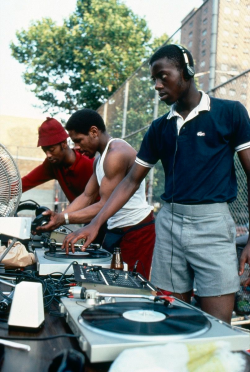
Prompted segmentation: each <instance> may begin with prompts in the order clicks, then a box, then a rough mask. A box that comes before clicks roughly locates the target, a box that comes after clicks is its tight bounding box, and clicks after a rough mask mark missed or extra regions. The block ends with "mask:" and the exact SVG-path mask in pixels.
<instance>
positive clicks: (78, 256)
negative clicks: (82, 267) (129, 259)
mask: <svg viewBox="0 0 250 372" xmlns="http://www.w3.org/2000/svg"><path fill="white" fill-rule="evenodd" d="M44 257H45V258H47V259H49V260H52V261H58V262H68V261H69V262H72V261H73V260H83V261H84V262H88V261H96V262H99V261H103V260H109V259H110V258H111V254H110V253H109V252H107V251H106V250H104V249H92V248H87V249H86V250H85V251H84V252H82V251H80V250H78V249H76V251H75V253H72V252H69V254H66V253H65V252H64V251H62V250H61V249H57V250H56V252H55V253H51V252H49V251H47V252H45V253H44Z"/></svg>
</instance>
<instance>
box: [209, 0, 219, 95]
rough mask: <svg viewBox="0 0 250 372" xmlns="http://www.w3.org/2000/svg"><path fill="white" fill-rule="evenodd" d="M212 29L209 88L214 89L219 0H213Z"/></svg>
mask: <svg viewBox="0 0 250 372" xmlns="http://www.w3.org/2000/svg"><path fill="white" fill-rule="evenodd" d="M212 1H213V5H212V30H211V47H210V66H209V71H210V75H209V88H208V90H212V89H213V87H214V86H215V67H216V48H217V34H218V8H219V0H212Z"/></svg>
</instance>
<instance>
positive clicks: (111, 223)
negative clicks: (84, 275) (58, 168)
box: [38, 109, 155, 278]
mask: <svg viewBox="0 0 250 372" xmlns="http://www.w3.org/2000/svg"><path fill="white" fill-rule="evenodd" d="M66 129H67V130H68V132H69V135H70V137H71V139H72V141H73V142H74V143H75V148H76V149H78V150H79V151H81V152H82V153H84V155H86V156H88V157H89V158H90V159H92V158H94V157H95V156H96V153H99V154H100V155H99V156H97V157H96V160H95V162H94V173H93V175H92V177H91V178H90V180H89V182H88V184H87V186H86V188H85V191H84V192H83V193H82V194H81V195H80V196H79V197H78V198H76V199H75V200H74V201H73V203H71V204H70V205H69V206H68V207H67V208H66V210H64V212H63V213H59V214H57V213H55V212H52V211H48V212H46V214H49V215H50V221H49V223H48V224H47V225H45V226H42V227H40V228H38V229H39V230H41V231H48V230H54V229H55V228H57V227H59V226H60V225H63V224H65V223H71V224H77V223H83V224H85V223H88V222H90V221H91V220H92V219H93V218H94V217H95V216H96V215H97V214H98V213H99V211H100V210H101V209H102V207H103V206H104V204H105V203H106V201H107V200H108V198H109V196H110V195H111V194H112V192H113V190H114V189H115V188H116V186H117V185H118V184H119V183H120V182H121V181H122V180H123V178H124V177H125V176H126V175H127V173H128V172H129V170H130V168H131V167H132V165H133V164H134V161H135V158H136V151H135V149H134V148H133V147H131V146H130V145H129V144H128V143H127V142H126V141H124V140H122V139H119V138H112V137H111V136H110V135H109V134H108V132H107V131H106V127H105V124H104V122H103V119H102V117H101V116H100V115H99V114H98V113H97V112H96V111H93V110H89V109H83V110H79V111H77V112H75V113H74V114H73V115H72V116H71V117H70V119H69V120H68V122H67V124H66ZM98 194H99V195H100V200H99V201H98V202H95V201H96V198H97V196H98ZM107 225H108V230H107V234H106V236H105V239H104V242H103V248H105V249H107V250H109V251H111V252H112V251H113V249H114V247H116V246H120V248H121V252H122V257H123V260H124V262H126V263H127V264H128V268H129V270H133V269H134V268H136V271H138V272H140V273H141V274H142V275H144V276H145V277H146V278H149V274H150V268H151V261H152V254H153V249H154V242H155V229H154V217H153V212H152V207H151V206H150V205H149V204H148V203H147V201H146V195H145V181H144V180H143V181H142V183H141V185H140V187H139V188H138V190H137V191H136V192H135V194H134V195H133V196H132V197H131V198H130V199H129V201H128V202H127V203H126V204H125V205H124V206H123V207H122V208H121V209H120V210H119V211H118V212H117V213H115V214H114V216H112V217H111V218H109V220H108V221H107ZM82 237H83V228H82V229H79V230H77V231H75V232H73V233H71V234H69V235H67V237H66V238H65V240H64V242H63V245H62V249H65V250H66V252H67V253H68V251H69V249H71V250H72V252H74V251H75V250H74V244H75V243H76V242H77V240H79V239H81V238H82Z"/></svg>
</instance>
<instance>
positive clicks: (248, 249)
mask: <svg viewBox="0 0 250 372" xmlns="http://www.w3.org/2000/svg"><path fill="white" fill-rule="evenodd" d="M246 263H247V264H248V265H249V266H250V241H248V242H247V245H246V246H245V248H244V249H243V252H242V254H241V257H240V268H239V276H241V275H243V273H244V270H245V264H246ZM243 285H244V287H247V286H249V285H250V277H249V278H248V279H246V280H245V281H244V283H243Z"/></svg>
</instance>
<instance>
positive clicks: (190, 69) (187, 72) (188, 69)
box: [174, 44, 195, 80]
mask: <svg viewBox="0 0 250 372" xmlns="http://www.w3.org/2000/svg"><path fill="white" fill-rule="evenodd" d="M174 45H175V46H176V47H177V48H179V49H180V50H181V52H182V54H183V58H184V62H185V66H184V68H183V75H184V78H185V79H187V80H189V79H191V78H192V77H193V76H194V74H195V71H194V66H190V64H189V60H188V55H187V52H186V50H185V49H184V48H183V47H182V46H181V45H177V44H174Z"/></svg>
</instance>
